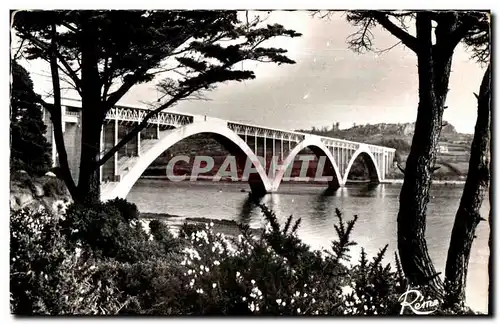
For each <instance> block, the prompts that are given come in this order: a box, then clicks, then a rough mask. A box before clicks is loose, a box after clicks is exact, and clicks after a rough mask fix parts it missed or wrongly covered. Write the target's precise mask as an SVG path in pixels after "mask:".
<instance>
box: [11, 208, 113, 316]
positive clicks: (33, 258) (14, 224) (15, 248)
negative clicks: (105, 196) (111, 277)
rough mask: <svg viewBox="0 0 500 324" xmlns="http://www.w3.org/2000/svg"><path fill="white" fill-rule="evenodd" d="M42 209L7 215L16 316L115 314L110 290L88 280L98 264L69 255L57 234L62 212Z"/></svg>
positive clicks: (13, 309)
mask: <svg viewBox="0 0 500 324" xmlns="http://www.w3.org/2000/svg"><path fill="white" fill-rule="evenodd" d="M66 207H67V206H66V204H65V203H64V202H57V203H55V204H54V206H53V208H54V210H55V211H56V212H53V211H52V210H50V209H47V208H44V207H42V206H40V207H39V209H38V210H37V211H35V212H33V211H32V210H29V209H23V210H18V211H15V212H11V219H10V228H11V232H10V233H11V234H10V255H11V260H10V292H11V293H10V295H11V298H10V299H11V311H12V312H13V313H15V314H22V315H30V314H52V315H63V314H115V313H117V312H118V310H119V308H120V307H121V306H120V304H119V303H118V301H117V300H116V298H114V295H115V294H116V290H115V289H114V287H113V286H105V285H102V282H101V281H96V280H93V275H94V274H95V273H96V271H97V269H98V266H99V265H98V263H96V262H95V260H93V259H92V258H87V259H83V258H82V257H81V256H80V253H79V252H80V251H79V249H78V248H75V249H73V250H70V249H68V244H67V242H66V238H65V237H64V235H62V233H61V220H62V219H64V213H57V212H61V211H63V210H64V209H65V208H66Z"/></svg>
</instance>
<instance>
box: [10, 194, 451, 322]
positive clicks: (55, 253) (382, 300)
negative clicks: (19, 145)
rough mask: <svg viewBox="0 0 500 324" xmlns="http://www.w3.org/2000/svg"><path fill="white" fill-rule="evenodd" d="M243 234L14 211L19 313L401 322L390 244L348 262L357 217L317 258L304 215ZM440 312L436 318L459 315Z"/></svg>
mask: <svg viewBox="0 0 500 324" xmlns="http://www.w3.org/2000/svg"><path fill="white" fill-rule="evenodd" d="M260 207H261V209H262V212H263V214H264V217H265V218H266V221H267V226H266V228H265V229H263V230H262V231H260V232H256V231H255V230H251V229H249V228H248V226H240V230H241V234H240V235H239V236H237V237H227V236H226V235H224V234H222V233H217V232H215V231H214V230H213V228H214V224H213V223H211V224H206V225H204V226H203V225H199V224H184V225H183V226H182V227H181V229H180V231H179V234H178V236H177V237H175V236H174V235H173V234H172V233H171V231H170V230H169V228H168V226H167V225H166V224H165V223H163V222H161V221H159V220H153V221H151V222H149V225H145V224H144V223H143V222H142V221H141V220H140V218H139V212H138V211H137V208H136V207H135V205H132V204H129V203H128V202H126V201H124V200H119V199H118V200H114V201H111V202H107V203H103V204H98V205H96V206H91V207H83V206H78V205H71V206H68V204H67V203H63V202H56V203H54V205H53V206H52V208H48V209H44V208H41V209H40V210H38V211H36V212H31V213H30V212H28V210H21V211H18V212H11V307H12V311H13V312H14V313H16V314H149V315H323V316H324V315H341V316H344V315H398V314H399V312H400V309H401V305H400V303H399V300H398V299H399V297H400V296H401V294H402V293H403V292H404V291H405V290H406V285H405V281H404V276H403V274H402V271H401V267H400V266H399V262H398V260H397V258H396V269H395V270H392V269H391V266H390V265H383V264H382V260H383V257H384V255H385V252H386V249H387V246H386V247H384V248H383V249H381V250H380V252H379V253H378V254H377V255H376V256H375V257H374V258H373V259H372V260H369V259H368V257H367V255H366V253H365V252H364V250H362V252H361V255H360V258H359V260H358V262H356V263H354V264H352V263H349V262H350V251H349V248H350V247H351V246H353V245H355V244H356V243H355V242H352V241H351V240H350V234H351V232H352V231H353V228H354V225H355V223H356V220H357V217H354V219H352V220H349V221H344V219H343V217H342V214H341V213H340V211H339V210H336V217H337V224H336V225H334V229H335V231H336V234H337V238H336V239H335V240H334V241H332V244H331V249H330V250H328V251H327V250H324V251H314V250H312V249H311V248H310V247H309V246H307V245H306V244H304V243H303V242H302V241H301V240H300V238H299V237H298V236H297V229H298V227H299V226H300V219H299V220H298V221H295V222H293V219H292V217H289V218H288V220H287V221H286V223H285V224H284V225H283V226H281V225H280V224H279V223H278V222H277V219H276V216H275V214H274V213H273V212H272V211H270V210H269V209H267V208H266V207H265V206H263V205H261V206H260ZM457 312H458V311H454V310H451V311H450V310H444V311H443V310H439V311H437V312H436V314H456V313H457Z"/></svg>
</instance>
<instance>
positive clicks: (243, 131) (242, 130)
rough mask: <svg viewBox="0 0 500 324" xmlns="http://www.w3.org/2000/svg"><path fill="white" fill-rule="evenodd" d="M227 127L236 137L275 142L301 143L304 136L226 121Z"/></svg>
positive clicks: (297, 133)
mask: <svg viewBox="0 0 500 324" xmlns="http://www.w3.org/2000/svg"><path fill="white" fill-rule="evenodd" d="M227 127H228V128H229V129H230V130H232V131H233V132H235V133H236V134H238V135H247V136H258V137H264V136H266V137H267V138H274V139H276V140H280V139H283V140H287V141H294V142H297V143H299V142H301V141H303V140H304V138H305V134H302V133H299V132H294V131H287V130H282V129H278V128H270V127H262V126H257V125H252V124H247V123H239V122H234V121H228V122H227Z"/></svg>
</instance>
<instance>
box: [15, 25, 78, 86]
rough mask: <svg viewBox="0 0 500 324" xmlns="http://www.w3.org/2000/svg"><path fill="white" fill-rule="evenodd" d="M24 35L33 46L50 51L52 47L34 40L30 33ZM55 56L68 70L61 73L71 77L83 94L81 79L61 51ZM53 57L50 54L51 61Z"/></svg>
mask: <svg viewBox="0 0 500 324" xmlns="http://www.w3.org/2000/svg"><path fill="white" fill-rule="evenodd" d="M22 35H23V37H24V38H23V40H24V39H28V40H29V41H30V42H32V43H33V44H35V45H36V46H38V47H39V48H40V49H42V50H45V51H50V48H51V46H49V45H48V44H45V43H44V42H42V41H40V40H38V39H36V38H34V37H33V36H31V35H30V34H29V33H22ZM54 37H55V35H54ZM55 55H56V57H57V59H59V61H60V62H61V64H62V65H63V66H64V68H65V69H66V71H65V70H64V69H62V68H61V71H63V72H64V74H66V75H67V76H69V77H70V78H71V79H72V80H73V82H74V83H75V86H76V88H75V90H76V91H78V93H80V94H81V83H80V79H79V78H78V76H77V75H76V72H75V71H73V69H72V68H71V67H70V66H69V64H68V62H67V61H66V60H65V59H64V57H63V56H62V55H61V53H59V51H56V53H55ZM51 56H52V53H50V54H49V61H50V59H51Z"/></svg>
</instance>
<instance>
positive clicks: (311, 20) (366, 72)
mask: <svg viewBox="0 0 500 324" xmlns="http://www.w3.org/2000/svg"><path fill="white" fill-rule="evenodd" d="M266 15H267V14H266ZM266 23H279V24H282V25H284V26H285V27H286V28H289V29H294V30H296V31H297V32H300V33H302V34H303V35H302V36H301V37H298V38H293V39H291V38H285V37H283V38H279V39H275V40H273V41H272V42H269V43H268V45H271V46H274V47H281V48H285V49H287V50H288V57H290V58H291V59H293V60H295V61H296V64H293V65H281V66H278V65H276V64H273V63H254V62H245V63H244V68H246V69H252V70H253V71H254V72H255V75H256V79H254V80H249V81H244V82H241V83H238V82H231V83H226V84H222V85H220V86H218V88H217V89H216V90H214V91H212V92H210V93H207V94H206V98H207V99H208V100H203V101H199V100H194V101H184V102H181V103H179V104H178V105H176V106H175V107H173V108H172V109H171V110H174V111H180V112H189V113H193V114H202V115H208V116H212V117H218V118H223V119H229V120H234V121H239V122H246V123H251V124H258V125H262V126H268V127H276V128H280V129H289V130H293V129H309V128H311V127H312V126H315V127H322V126H328V127H330V126H331V125H332V124H334V123H336V122H339V123H340V128H348V127H351V126H352V125H353V123H356V124H358V125H359V124H366V123H370V124H375V123H405V122H414V121H415V119H416V113H417V104H418V78H417V61H416V56H415V54H414V53H413V52H411V51H410V50H409V49H407V48H405V47H404V46H403V45H397V46H395V47H394V48H393V49H391V50H390V51H388V52H384V53H382V54H376V53H373V52H370V53H365V54H359V53H355V52H353V51H352V50H350V49H349V48H348V45H347V43H346V38H347V37H348V36H349V35H350V34H352V33H353V32H354V31H356V27H353V26H351V25H350V24H349V23H347V21H346V20H345V17H344V16H343V14H342V13H341V12H338V13H335V14H334V15H333V16H332V17H330V18H329V19H320V18H318V17H312V16H311V14H310V13H308V12H305V11H295V12H284V11H275V12H271V13H270V14H269V15H268V16H267V20H266ZM373 32H374V37H375V41H374V44H375V48H377V49H385V48H388V47H390V46H392V45H394V44H395V43H397V42H398V40H397V39H396V38H394V37H393V36H392V35H391V34H389V33H388V32H387V31H385V30H383V29H381V28H376V29H375V30H374V31H373ZM23 65H24V66H25V67H26V68H28V70H29V71H30V72H32V73H33V72H34V73H33V74H32V78H33V81H34V84H35V89H36V90H37V91H38V92H39V93H46V92H47V91H49V89H50V88H51V86H50V79H49V78H47V77H46V76H45V75H47V74H48V72H47V71H48V69H47V68H45V67H44V66H43V67H42V65H41V64H38V63H34V62H31V63H25V64H23ZM483 73H484V68H482V67H481V66H479V64H477V63H475V62H474V61H472V60H470V53H468V52H467V51H466V50H465V49H464V48H463V46H462V45H459V47H458V48H457V49H456V50H455V55H454V57H453V65H452V73H451V78H450V86H449V88H450V91H449V93H448V99H447V106H448V109H446V110H445V113H444V119H445V120H447V121H448V122H450V123H451V124H453V125H454V126H455V127H456V129H457V130H458V131H459V132H466V133H473V131H474V125H475V121H476V100H475V97H474V94H473V93H474V92H477V91H478V89H479V85H480V82H481V78H482V76H483ZM158 95H159V94H158V93H157V91H156V89H155V86H154V83H149V84H143V85H139V86H136V87H134V88H133V89H132V90H131V91H130V92H129V93H127V95H126V96H125V97H124V98H123V99H122V100H121V101H120V103H122V104H131V105H136V104H142V103H144V102H155V101H156V99H157V98H158Z"/></svg>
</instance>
